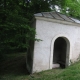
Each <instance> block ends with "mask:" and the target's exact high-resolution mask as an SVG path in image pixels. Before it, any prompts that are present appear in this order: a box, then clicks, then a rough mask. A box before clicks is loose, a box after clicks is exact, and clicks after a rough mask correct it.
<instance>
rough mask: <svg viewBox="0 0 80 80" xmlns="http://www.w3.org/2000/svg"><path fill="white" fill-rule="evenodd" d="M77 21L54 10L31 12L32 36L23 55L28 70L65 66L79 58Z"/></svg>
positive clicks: (79, 40) (79, 33)
mask: <svg viewBox="0 0 80 80" xmlns="http://www.w3.org/2000/svg"><path fill="white" fill-rule="evenodd" d="M79 23H80V21H79V20H76V19H73V18H70V17H68V16H65V15H63V14H60V13H57V12H42V13H37V14H35V15H34V20H33V27H34V28H35V30H36V36H35V38H37V39H41V40H42V41H39V42H37V41H35V42H31V43H30V45H31V47H30V49H29V52H28V54H27V69H28V70H29V72H30V73H35V72H40V71H43V70H49V69H52V68H54V67H61V68H66V67H67V66H69V65H70V64H71V62H75V61H77V60H78V59H79V55H80V24H79Z"/></svg>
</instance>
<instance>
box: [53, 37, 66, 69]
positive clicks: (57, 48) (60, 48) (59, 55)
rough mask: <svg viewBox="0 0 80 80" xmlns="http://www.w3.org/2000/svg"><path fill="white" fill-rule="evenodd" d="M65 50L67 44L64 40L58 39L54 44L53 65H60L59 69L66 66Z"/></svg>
mask: <svg viewBox="0 0 80 80" xmlns="http://www.w3.org/2000/svg"><path fill="white" fill-rule="evenodd" d="M66 48H67V43H66V41H65V39H64V38H62V37H59V38H57V39H56V40H55V42H54V53H53V64H56V63H58V64H60V67H61V68H65V67H66V66H65V64H66Z"/></svg>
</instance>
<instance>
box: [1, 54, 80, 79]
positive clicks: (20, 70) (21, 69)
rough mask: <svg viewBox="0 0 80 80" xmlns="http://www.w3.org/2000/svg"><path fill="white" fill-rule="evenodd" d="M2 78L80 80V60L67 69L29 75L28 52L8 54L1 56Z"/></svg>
mask: <svg viewBox="0 0 80 80" xmlns="http://www.w3.org/2000/svg"><path fill="white" fill-rule="evenodd" d="M0 80H80V62H77V63H75V64H73V65H72V66H70V67H68V68H66V69H52V70H48V71H43V72H40V73H35V74H31V75H29V74H28V72H27V70H26V53H14V54H7V55H4V56H2V58H0Z"/></svg>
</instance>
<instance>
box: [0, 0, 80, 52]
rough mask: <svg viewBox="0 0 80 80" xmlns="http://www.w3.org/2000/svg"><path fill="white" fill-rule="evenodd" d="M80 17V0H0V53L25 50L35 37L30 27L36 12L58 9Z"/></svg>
mask: <svg viewBox="0 0 80 80" xmlns="http://www.w3.org/2000/svg"><path fill="white" fill-rule="evenodd" d="M55 5H57V6H59V8H60V12H61V13H65V14H68V15H70V16H74V17H77V18H80V0H0V53H3V52H7V53H8V52H10V51H16V50H17V51H20V50H21V51H23V50H25V49H26V48H28V46H29V40H37V41H39V39H34V35H35V30H34V29H33V28H31V27H30V22H31V19H32V17H33V14H34V13H39V12H46V11H51V8H50V7H51V6H52V7H53V10H56V8H55Z"/></svg>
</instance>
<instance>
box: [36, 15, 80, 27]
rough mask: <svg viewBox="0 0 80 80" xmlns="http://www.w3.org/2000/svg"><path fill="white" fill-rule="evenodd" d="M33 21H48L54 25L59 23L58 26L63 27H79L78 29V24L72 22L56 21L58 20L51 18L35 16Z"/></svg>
mask: <svg viewBox="0 0 80 80" xmlns="http://www.w3.org/2000/svg"><path fill="white" fill-rule="evenodd" d="M35 19H37V20H43V21H48V22H54V23H60V24H65V25H72V26H79V27H80V24H79V23H73V22H69V21H64V20H58V19H53V18H46V17H38V16H35Z"/></svg>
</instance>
